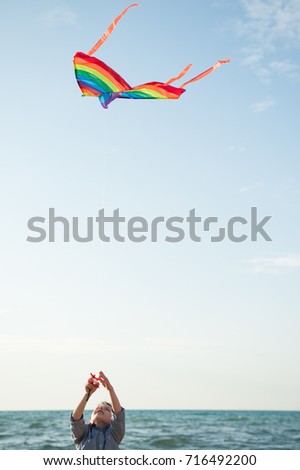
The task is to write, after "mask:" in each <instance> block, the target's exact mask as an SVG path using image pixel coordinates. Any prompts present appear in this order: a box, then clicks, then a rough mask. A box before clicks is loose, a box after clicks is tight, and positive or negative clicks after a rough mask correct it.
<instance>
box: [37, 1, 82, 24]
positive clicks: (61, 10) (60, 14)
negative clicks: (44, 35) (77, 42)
mask: <svg viewBox="0 0 300 470" xmlns="http://www.w3.org/2000/svg"><path fill="white" fill-rule="evenodd" d="M38 20H39V22H40V23H42V24H43V25H44V26H45V27H47V28H54V27H56V26H62V25H69V26H73V25H75V24H76V22H77V15H76V13H75V12H74V11H73V10H71V9H70V8H68V7H64V6H57V7H54V8H51V9H50V10H48V11H45V12H44V13H42V14H41V15H40V16H39V18H38Z"/></svg>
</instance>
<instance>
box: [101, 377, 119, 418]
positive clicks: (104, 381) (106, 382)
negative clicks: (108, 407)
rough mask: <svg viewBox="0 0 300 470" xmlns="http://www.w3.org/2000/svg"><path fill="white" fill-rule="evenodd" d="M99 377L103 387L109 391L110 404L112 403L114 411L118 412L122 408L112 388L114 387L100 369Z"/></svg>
mask: <svg viewBox="0 0 300 470" xmlns="http://www.w3.org/2000/svg"><path fill="white" fill-rule="evenodd" d="M99 379H100V382H101V384H102V385H103V387H105V388H106V389H107V390H108V392H109V395H110V399H111V404H112V407H113V410H114V412H115V413H119V412H120V411H121V410H122V407H121V405H120V402H119V399H118V397H117V394H116V392H115V390H114V387H113V386H112V384H111V383H110V381H109V380H108V378H107V377H106V376H105V375H104V374H103V372H102V371H101V372H100V373H99Z"/></svg>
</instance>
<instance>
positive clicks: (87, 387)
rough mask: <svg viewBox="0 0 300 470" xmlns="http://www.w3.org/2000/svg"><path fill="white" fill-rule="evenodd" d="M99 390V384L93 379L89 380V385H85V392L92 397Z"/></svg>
mask: <svg viewBox="0 0 300 470" xmlns="http://www.w3.org/2000/svg"><path fill="white" fill-rule="evenodd" d="M97 388H99V382H97V380H95V379H92V378H90V379H88V381H87V383H86V384H85V391H86V392H87V393H89V395H91V394H92V393H94V392H95V391H96V390H97Z"/></svg>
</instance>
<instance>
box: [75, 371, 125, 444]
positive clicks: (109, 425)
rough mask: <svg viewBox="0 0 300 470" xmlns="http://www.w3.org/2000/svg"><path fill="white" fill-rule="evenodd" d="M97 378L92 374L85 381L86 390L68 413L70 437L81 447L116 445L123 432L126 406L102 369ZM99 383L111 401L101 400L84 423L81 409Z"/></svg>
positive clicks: (120, 439) (82, 409)
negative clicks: (75, 406)
mask: <svg viewBox="0 0 300 470" xmlns="http://www.w3.org/2000/svg"><path fill="white" fill-rule="evenodd" d="M97 380H98V381H99V382H97ZM97 380H95V379H93V378H91V379H89V380H88V381H87V383H86V385H85V392H86V393H85V395H84V396H83V398H82V400H81V401H80V403H79V404H78V406H77V408H75V410H74V411H73V413H72V415H71V430H72V437H73V441H74V443H75V445H76V448H77V449H80V450H104V449H107V450H115V449H119V444H120V443H121V441H122V439H123V437H124V434H125V410H124V408H122V407H121V405H120V402H119V399H118V397H117V395H116V392H115V391H114V388H113V386H112V385H111V383H110V382H109V380H108V378H107V377H106V376H105V375H104V374H103V372H100V373H99V377H98V378H97ZM99 383H100V384H102V385H103V386H104V387H105V388H106V389H107V390H108V392H109V395H110V399H111V403H112V404H110V403H107V402H106V401H103V402H101V403H100V404H99V405H97V406H96V408H95V409H94V411H93V413H92V416H91V419H90V422H89V424H86V423H85V422H84V419H83V412H84V409H85V407H86V404H87V402H88V400H89V397H90V395H92V394H93V393H94V392H95V391H96V390H97V388H98V387H99Z"/></svg>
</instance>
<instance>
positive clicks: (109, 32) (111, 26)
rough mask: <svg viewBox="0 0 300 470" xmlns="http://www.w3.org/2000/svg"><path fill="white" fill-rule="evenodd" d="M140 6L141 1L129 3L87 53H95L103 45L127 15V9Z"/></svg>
mask: <svg viewBox="0 0 300 470" xmlns="http://www.w3.org/2000/svg"><path fill="white" fill-rule="evenodd" d="M139 6H140V4H139V3H132V5H129V6H128V7H127V8H125V10H123V11H122V13H120V15H119V16H117V17H116V18H115V19H114V21H113V22H112V23H111V24H110V25H109V27H108V28H107V30H106V31H105V33H104V34H103V36H102V37H101V39H100V40H99V41H98V42H97V43H96V44H95V45H94V47H92V49H91V50H90V51H89V52H88V53H87V55H93V54H94V52H96V51H97V50H98V49H99V48H100V47H101V46H102V44H103V43H104V42H105V41H106V39H107V38H108V37H109V36H110V34H111V33H112V32H113V30H114V29H115V27H116V26H117V23H119V21H120V19H121V18H122V17H123V16H124V15H125V13H126V12H127V10H129V8H131V7H139Z"/></svg>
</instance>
